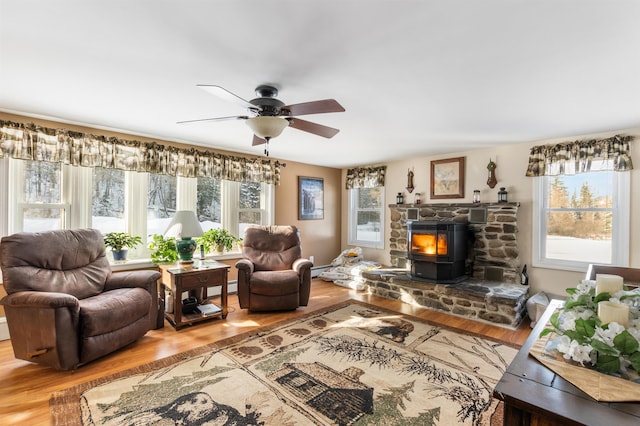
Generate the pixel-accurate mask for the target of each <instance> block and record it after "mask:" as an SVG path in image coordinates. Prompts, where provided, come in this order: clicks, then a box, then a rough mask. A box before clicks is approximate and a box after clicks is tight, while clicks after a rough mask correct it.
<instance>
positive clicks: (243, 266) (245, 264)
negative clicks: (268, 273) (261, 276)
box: [236, 259, 253, 274]
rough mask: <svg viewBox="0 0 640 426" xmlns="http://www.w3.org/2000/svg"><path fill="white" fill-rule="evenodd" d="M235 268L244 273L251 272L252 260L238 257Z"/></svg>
mask: <svg viewBox="0 0 640 426" xmlns="http://www.w3.org/2000/svg"><path fill="white" fill-rule="evenodd" d="M236 268H237V269H238V271H242V272H244V273H246V274H253V262H252V261H250V260H249V259H240V260H238V261H237V262H236Z"/></svg>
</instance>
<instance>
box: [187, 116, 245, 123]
mask: <svg viewBox="0 0 640 426" xmlns="http://www.w3.org/2000/svg"><path fill="white" fill-rule="evenodd" d="M248 118H249V117H247V116H246V115H234V116H231V117H214V118H200V119H198V120H185V121H177V122H176V124H189V123H202V122H204V121H224V120H246V119H248Z"/></svg>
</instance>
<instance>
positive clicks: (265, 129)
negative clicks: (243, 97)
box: [246, 116, 289, 139]
mask: <svg viewBox="0 0 640 426" xmlns="http://www.w3.org/2000/svg"><path fill="white" fill-rule="evenodd" d="M246 123H247V126H249V127H251V130H253V133H255V135H256V136H259V137H261V138H263V139H266V138H269V139H271V138H275V137H278V136H280V134H281V133H282V131H283V130H284V129H285V128H286V127H287V126H288V125H289V122H288V121H287V120H285V119H284V118H280V117H270V116H260V117H252V118H249V119H247V120H246Z"/></svg>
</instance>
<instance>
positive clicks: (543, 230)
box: [533, 171, 630, 271]
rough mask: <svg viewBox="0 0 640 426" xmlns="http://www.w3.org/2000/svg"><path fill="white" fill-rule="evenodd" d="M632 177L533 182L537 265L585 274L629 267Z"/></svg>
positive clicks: (596, 175) (603, 174)
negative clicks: (596, 268)
mask: <svg viewBox="0 0 640 426" xmlns="http://www.w3.org/2000/svg"><path fill="white" fill-rule="evenodd" d="M629 174H630V173H622V172H613V171H598V172H589V173H580V174H576V175H561V176H542V177H537V178H534V196H533V202H534V217H533V246H534V247H533V249H534V250H533V264H534V266H539V267H547V268H555V269H565V270H573V271H585V270H586V269H587V266H588V265H589V264H590V263H601V264H612V265H619V266H627V265H628V262H629V255H628V253H629V208H630V206H629V199H630V190H629V187H630V185H629V179H630V177H629Z"/></svg>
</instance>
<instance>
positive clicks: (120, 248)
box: [104, 232, 142, 260]
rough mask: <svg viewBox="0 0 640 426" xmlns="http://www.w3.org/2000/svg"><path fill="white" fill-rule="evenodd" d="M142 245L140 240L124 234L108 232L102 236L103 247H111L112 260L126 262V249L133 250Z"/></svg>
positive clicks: (135, 236) (134, 236) (137, 237)
mask: <svg viewBox="0 0 640 426" xmlns="http://www.w3.org/2000/svg"><path fill="white" fill-rule="evenodd" d="M141 244H142V238H140V237H139V236H137V235H131V234H128V233H126V232H108V233H106V234H105V235H104V245H105V246H106V247H111V253H112V254H113V260H126V259H127V250H126V249H125V247H126V248H127V249H133V248H136V247H137V246H139V245H141Z"/></svg>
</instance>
